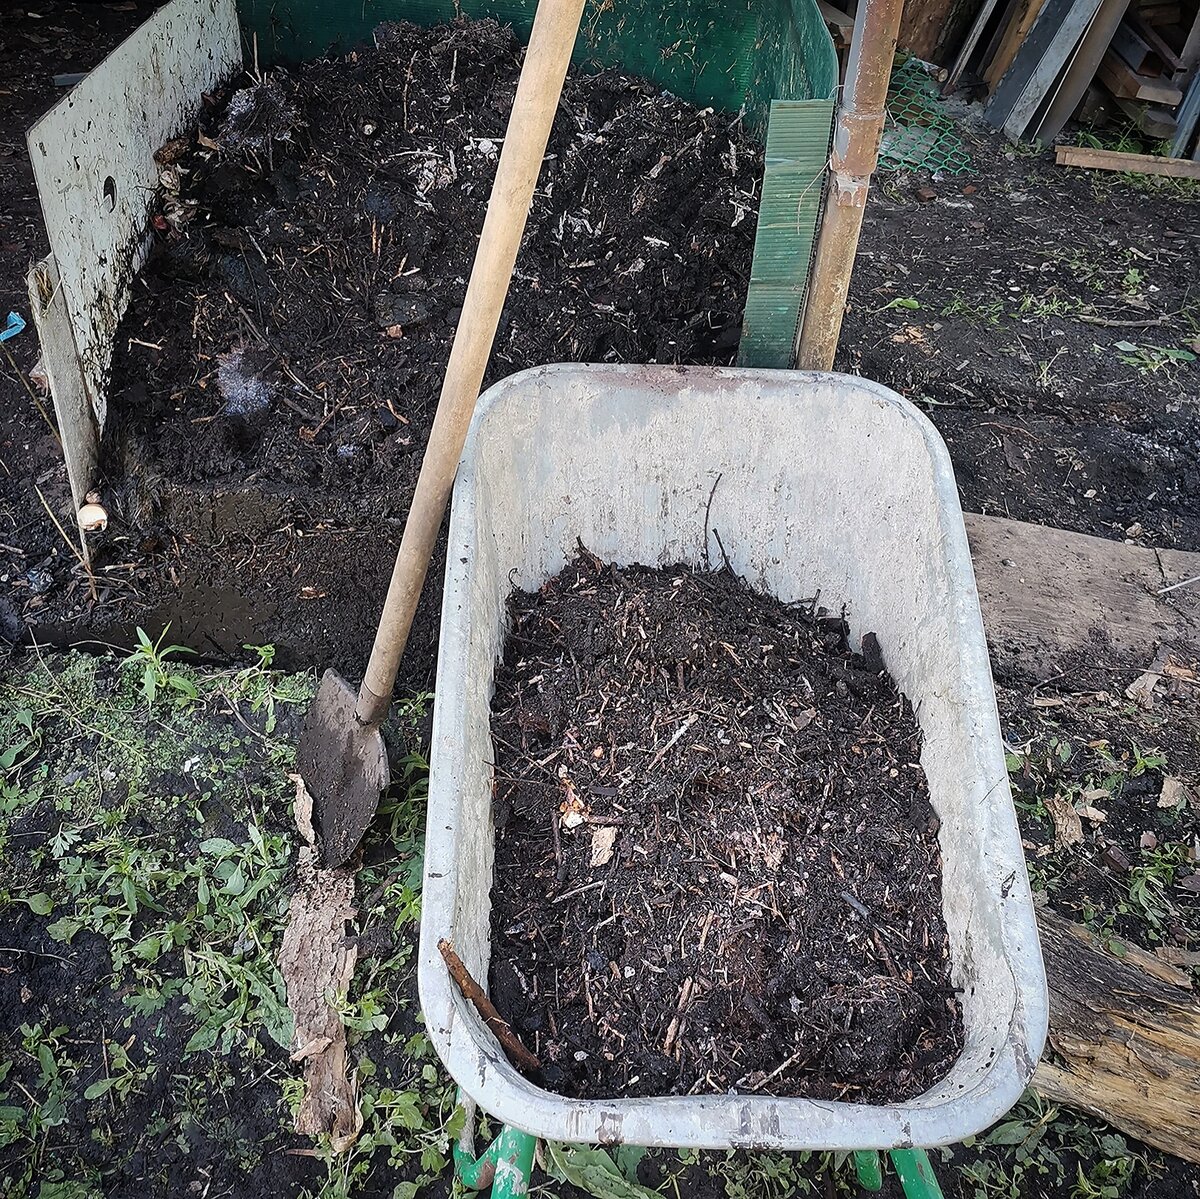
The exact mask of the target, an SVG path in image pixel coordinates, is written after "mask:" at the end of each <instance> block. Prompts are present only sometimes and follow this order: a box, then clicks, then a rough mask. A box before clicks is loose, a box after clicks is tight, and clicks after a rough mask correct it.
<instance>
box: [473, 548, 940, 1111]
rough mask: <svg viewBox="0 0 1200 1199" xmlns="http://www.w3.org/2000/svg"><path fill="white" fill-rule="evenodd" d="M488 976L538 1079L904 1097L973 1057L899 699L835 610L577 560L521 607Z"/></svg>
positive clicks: (874, 1099)
mask: <svg viewBox="0 0 1200 1199" xmlns="http://www.w3.org/2000/svg"><path fill="white" fill-rule="evenodd" d="M509 611H510V618H511V629H510V632H509V634H508V638H507V641H506V646H505V653H504V660H503V664H502V666H501V668H500V670H499V671H498V674H497V680H496V694H495V697H494V699H493V703H492V739H493V743H494V760H495V763H496V778H497V787H496V800H495V803H496V823H497V827H498V834H497V842H496V864H495V876H494V882H493V885H492V935H493V944H494V945H495V947H496V950H495V952H494V954H493V957H492V970H491V987H490V993H491V994H492V995H493V997H494V998H495V1001H496V1005H497V1007H498V1008H499V1010H500V1013H501V1015H503V1016H504V1017H505V1018H506V1019H507V1020H508V1021H509V1023H510V1024H512V1025H513V1027H514V1028H515V1029H516V1030H517V1031H518V1032H519V1033H520V1034H521V1035H523V1036H524V1037H525V1038H526V1040H527V1041H528V1042H529V1044H530V1047H531V1048H532V1049H533V1050H534V1052H535V1053H536V1054H537V1055H538V1056H539V1057H540V1059H541V1061H542V1067H543V1070H542V1073H543V1076H544V1078H545V1080H546V1082H547V1084H548V1085H550V1086H551V1087H552V1088H553V1089H554V1090H558V1091H562V1092H564V1093H566V1094H570V1095H576V1096H581V1097H587V1098H593V1099H596V1098H606V1097H610V1096H614V1095H634V1096H640V1095H665V1094H671V1095H686V1094H705V1093H714V1092H716V1093H720V1092H726V1091H730V1090H738V1091H750V1092H758V1093H764V1094H776V1095H806V1096H808V1097H810V1098H815V1099H846V1100H850V1101H859V1102H865V1103H889V1102H898V1101H899V1100H901V1099H907V1098H911V1097H912V1096H914V1095H919V1094H921V1093H922V1092H924V1091H926V1090H928V1089H929V1087H931V1086H932V1085H933V1084H934V1083H935V1082H936V1081H937V1080H938V1079H940V1078H941V1077H942V1076H943V1075H944V1074H945V1072H946V1071H947V1069H948V1068H949V1067H950V1065H951V1064H952V1063H953V1062H954V1061H955V1060H956V1059H957V1057H958V1055H959V1053H960V1052H961V1050H962V1012H961V1008H960V1006H959V1002H958V999H957V998H956V996H955V994H954V991H953V988H952V987H951V985H950V950H949V941H948V937H947V933H946V925H945V920H944V918H943V915H942V897H941V853H940V850H939V849H938V843H937V827H938V822H937V818H936V817H935V816H934V814H933V808H932V806H931V805H930V802H929V791H928V786H927V784H926V782H925V775H924V771H922V770H921V768H920V765H919V762H920V750H921V736H920V732H919V730H918V728H917V724H916V720H915V719H914V717H913V714H912V709H911V708H910V707H909V705H908V703H907V701H906V700H905V699H904V698H903V696H901V695H899V694H898V693H897V692H896V690H895V687H894V685H893V684H892V682H891V679H890V678H889V677H888V676H887V673H886V672H885V671H884V670H883V662H882V659H881V658H880V656H879V655H880V647H879V646H878V644H877V643H876V642H875V639H874V636H873V635H869V636H868V639H867V641H868V645H869V647H870V652H871V654H872V656H873V658H874V661H872V662H868V661H866V660H864V658H863V657H861V656H859V655H857V654H854V653H852V652H851V651H850V649H849V648H848V646H847V644H846V632H845V626H844V624H843V622H842V620H841V619H840V617H836V616H835V617H833V618H828V617H826V618H824V619H819V618H816V617H814V615H813V614H812V613H811V612H809V611H807V610H801V609H797V608H789V607H787V606H786V605H784V604H781V603H780V602H779V601H778V600H776V599H773V598H772V597H770V596H763V595H758V594H756V593H755V592H753V591H751V590H750V589H749V588H748V587H747V586H746V585H745V584H744V583H742V582H741V581H740V580H738V579H737V578H736V577H735V576H734V575H732V574H731V573H730V572H729V571H727V570H723V571H718V572H710V573H695V572H693V571H691V570H689V569H687V568H686V567H681V566H680V567H664V568H660V569H656V570H655V569H650V568H647V567H631V568H629V569H625V570H620V569H617V568H614V567H610V566H604V565H602V564H601V563H600V562H599V561H597V560H596V559H595V558H593V557H592V556H591V555H589V554H588V553H587V552H586V551H581V553H580V555H579V556H578V557H577V558H576V559H575V561H574V562H572V563H571V564H569V565H568V566H567V567H566V569H565V570H564V571H563V572H562V573H560V574H559V575H556V576H555V577H554V578H553V579H551V580H549V581H548V582H547V583H545V584H544V585H543V586H542V587H541V588H540V589H539V590H538V591H537V593H536V594H534V595H528V594H524V593H517V594H515V595H514V596H513V597H512V599H511V600H510V601H509Z"/></svg>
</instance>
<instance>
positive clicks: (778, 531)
mask: <svg viewBox="0 0 1200 1199" xmlns="http://www.w3.org/2000/svg"><path fill="white" fill-rule="evenodd" d="M718 474H719V475H720V484H719V486H717V488H716V491H715V493H714V492H713V484H714V480H715V479H716V477H717V475H718ZM710 497H711V509H709V507H708V506H709V502H710ZM706 509H708V510H707V512H706ZM713 528H716V529H717V530H719V532H720V536H721V541H722V543H723V545H724V548H725V550H726V551H727V552H728V555H729V558H730V560H731V563H732V565H733V568H734V569H735V570H736V571H737V572H738V573H739V574H740V575H742V576H743V577H744V578H746V579H747V580H748V581H749V582H750V583H752V584H753V585H754V586H756V587H760V588H763V589H765V590H768V591H770V592H772V593H774V594H775V595H776V596H778V597H779V598H781V599H783V600H786V601H791V600H800V599H802V598H804V597H808V596H812V595H814V594H816V593H818V592H819V593H820V596H821V602H822V603H823V604H824V605H825V606H827V607H829V608H831V609H837V608H840V607H841V606H843V605H844V606H845V612H846V618H847V620H848V622H849V626H850V633H851V640H852V642H853V643H857V641H858V640H859V639H861V637H862V635H863V634H864V633H867V632H874V633H876V634H877V635H878V638H879V643H880V646H881V648H882V651H883V656H884V660H885V662H886V664H887V667H888V669H889V671H890V672H891V674H892V675H893V677H894V678H895V680H896V682H897V684H898V685H899V687H900V688H901V689H902V690H903V691H904V693H905V694H906V695H907V696H908V697H909V699H910V700H911V702H912V704H913V706H914V708H915V710H916V714H917V719H918V721H919V723H920V725H921V729H922V733H923V735H924V750H923V753H922V764H923V766H924V768H925V772H926V774H927V776H928V780H929V789H930V796H931V799H932V802H933V805H934V807H935V809H936V810H937V813H938V816H939V817H940V820H941V830H940V834H939V838H940V842H941V848H942V856H943V861H944V883H943V895H944V901H943V902H944V906H945V915H946V923H947V926H948V929H949V934H950V941H951V955H952V978H953V982H954V984H955V986H956V987H958V988H960V990H961V994H962V1005H963V1016H964V1021H965V1026H966V1044H965V1047H964V1049H963V1052H962V1055H961V1056H960V1057H959V1059H958V1060H957V1062H956V1063H955V1064H954V1066H953V1068H952V1069H951V1071H950V1073H949V1074H948V1075H947V1076H946V1077H945V1078H944V1079H943V1080H942V1081H941V1082H940V1083H938V1084H937V1085H936V1086H934V1087H932V1088H931V1089H930V1090H929V1091H927V1092H926V1093H925V1094H923V1095H921V1096H919V1097H918V1098H915V1099H911V1100H908V1101H906V1102H903V1103H896V1104H890V1105H869V1104H853V1103H842V1102H826V1101H816V1100H810V1099H786V1098H776V1097H770V1096H762V1095H737V1094H720V1095H699V1096H672V1097H663V1098H640V1099H623V1098H614V1099H591V1100H584V1099H569V1098H564V1097H562V1096H560V1095H556V1094H552V1093H551V1092H549V1091H546V1090H543V1089H541V1088H540V1087H538V1086H536V1085H534V1084H533V1083H531V1082H529V1081H528V1080H526V1079H525V1078H523V1077H522V1076H521V1075H520V1074H519V1073H518V1072H517V1071H516V1070H515V1069H513V1067H512V1066H511V1065H510V1064H509V1062H508V1060H507V1059H506V1058H505V1056H504V1054H503V1052H502V1051H501V1049H500V1046H499V1044H498V1042H497V1041H496V1040H495V1038H494V1037H493V1036H492V1034H491V1033H490V1031H489V1030H488V1029H487V1028H486V1026H485V1025H484V1023H483V1021H482V1020H481V1019H480V1018H479V1016H478V1015H477V1013H476V1011H475V1010H474V1008H473V1007H472V1006H471V1005H470V1004H469V1003H468V1002H466V1001H465V1000H464V999H463V997H462V996H461V994H460V993H459V992H458V990H457V988H456V986H455V985H454V983H453V982H452V980H451V979H450V977H449V974H448V973H447V970H446V966H445V964H444V962H443V960H442V957H441V955H440V954H439V952H438V949H437V942H438V940H439V938H442V937H445V938H448V939H449V940H450V941H451V942H452V943H453V945H454V946H455V948H456V950H457V952H458V953H459V955H460V956H461V957H462V959H463V961H464V962H465V964H466V966H467V968H468V969H469V970H470V972H471V973H472V974H473V975H474V977H475V978H477V979H481V980H484V979H486V977H487V966H488V960H489V953H490V934H489V926H488V920H489V908H490V898H489V895H490V890H491V885H492V860H493V837H494V832H493V826H492V816H491V795H492V786H491V777H490V769H491V768H490V766H489V763H490V761H491V757H492V752H491V741H490V733H489V705H490V700H491V696H492V685H493V668H494V666H495V663H496V661H497V658H498V656H499V654H500V652H501V650H502V647H503V642H504V635H505V627H504V611H505V600H506V598H507V597H508V595H509V594H510V592H511V591H512V589H513V588H514V587H520V588H525V589H532V588H536V587H537V586H539V585H540V584H541V583H542V582H543V581H544V580H546V579H547V578H549V577H550V576H552V575H553V574H555V573H557V572H558V571H559V570H560V569H561V568H562V567H563V566H564V565H565V564H566V562H567V560H568V558H569V557H570V556H571V555H572V554H573V553H574V550H575V546H576V542H577V539H581V540H582V541H583V543H584V545H586V546H587V547H588V549H589V550H591V551H592V552H593V553H595V554H597V555H599V556H600V557H601V558H603V559H606V560H609V561H612V562H616V563H620V564H628V563H644V564H649V565H660V564H662V565H665V564H668V563H677V562H684V563H692V564H696V565H700V564H702V563H704V562H705V560H706V556H705V549H706V547H705V536H706V530H711V529H713ZM708 535H709V536H712V535H711V533H709V534H708ZM708 548H709V551H710V553H711V557H712V560H713V561H720V560H721V558H720V556H719V553H720V551H719V550H718V547H717V545H716V541H715V538H714V540H713V543H712V545H711V546H709V547H708ZM448 563H449V564H448V566H447V569H446V580H445V594H444V599H443V607H442V629H441V649H440V657H439V662H438V683H437V708H436V713H435V718H434V726H433V750H432V760H431V776H430V794H429V817H428V829H427V842H426V856H425V882H424V911H423V915H422V922H421V951H420V970H419V975H420V991H421V1003H422V1006H423V1008H424V1012H425V1018H426V1020H427V1022H428V1027H429V1035H430V1037H431V1038H432V1040H433V1043H434V1045H435V1046H436V1047H437V1050H438V1053H439V1054H440V1055H441V1057H442V1060H443V1061H444V1062H445V1064H446V1066H447V1068H448V1069H449V1071H450V1073H451V1075H453V1077H454V1079H455V1080H456V1082H457V1083H458V1084H459V1086H460V1087H461V1088H462V1091H463V1092H464V1093H465V1094H466V1095H467V1096H469V1097H470V1098H471V1099H472V1100H474V1101H476V1102H477V1103H478V1104H479V1106H480V1107H482V1108H484V1109H485V1110H486V1111H488V1112H490V1113H491V1114H492V1115H493V1116H495V1117H496V1118H497V1119H499V1120H500V1121H503V1122H504V1123H505V1124H507V1125H510V1126H512V1127H513V1128H516V1129H520V1130H523V1131H524V1132H526V1133H530V1134H533V1135H534V1136H538V1137H546V1138H551V1139H555V1140H560V1141H572V1142H591V1143H599V1144H615V1143H621V1142H627V1143H632V1144H637V1145H648V1146H676V1147H684V1146H688V1147H696V1148H708V1149H720V1148H728V1147H754V1148H777V1149H810V1150H813V1149H834V1150H878V1149H889V1150H890V1149H896V1148H906V1147H912V1146H935V1145H944V1144H949V1143H952V1142H955V1141H960V1140H962V1139H963V1138H964V1137H967V1136H970V1135H972V1134H974V1133H976V1132H979V1131H980V1130H981V1129H984V1128H986V1127H987V1126H988V1125H990V1124H991V1123H993V1122H994V1121H995V1120H997V1119H998V1118H999V1117H1000V1116H1002V1115H1003V1114H1004V1113H1005V1112H1006V1111H1007V1110H1008V1109H1009V1108H1010V1107H1011V1106H1012V1104H1013V1103H1014V1102H1015V1101H1016V1100H1017V1098H1018V1097H1019V1096H1020V1094H1021V1092H1022V1090H1023V1089H1024V1087H1025V1085H1026V1083H1027V1082H1028V1081H1029V1078H1030V1076H1031V1075H1032V1073H1033V1070H1034V1067H1035V1065H1036V1063H1037V1060H1038V1058H1039V1056H1040V1054H1041V1051H1042V1046H1043V1043H1044V1041H1045V1035H1046V1019H1047V997H1046V981H1045V974H1044V972H1043V968H1042V960H1041V954H1040V951H1039V947H1038V938H1037V929H1036V924H1035V920H1034V911H1033V904H1032V900H1031V897H1030V892H1029V883H1028V878H1027V876H1026V872H1025V861H1024V856H1023V854H1022V851H1021V843H1020V837H1019V834H1018V831H1017V823H1016V818H1015V813H1014V810H1013V804H1012V797H1011V794H1010V792H1009V787H1008V775H1007V772H1006V769H1005V763H1004V754H1003V748H1002V744H1001V737H1000V728H999V722H998V718H997V713H996V702H995V695H994V692H993V687H992V678H991V671H990V667H989V662H988V652H987V644H986V642H985V640H984V632H983V623H982V619H981V617H980V611H979V602H978V596H977V594H976V589H975V578H974V574H973V571H972V568H971V558H970V553H969V550H968V546H967V538H966V532H965V530H964V527H963V520H962V513H961V511H960V508H959V502H958V493H957V490H956V487H955V483H954V477H953V473H952V471H951V467H950V460H949V456H948V454H947V452H946V448H945V446H944V444H943V443H942V440H941V438H940V437H939V436H938V434H937V432H936V431H935V429H934V428H933V426H932V425H931V424H930V422H929V421H928V420H927V419H926V418H925V417H924V416H923V415H921V413H920V412H918V411H917V409H916V408H914V407H913V406H912V405H911V404H909V403H908V402H907V401H905V400H903V399H902V398H901V397H900V396H898V395H896V394H895V393H894V392H891V391H889V390H888V389H887V388H885V387H882V386H879V385H878V384H875V383H871V382H868V381H866V380H863V379H856V378H850V377H847V376H841V375H834V374H809V373H800V372H794V371H766V370H734V369H718V368H676V367H666V366H547V367H539V368H536V369H533V370H529V371H525V372H523V373H521V374H519V375H514V376H512V377H511V378H508V379H505V380H504V381H503V382H501V383H499V384H497V385H496V386H495V387H493V388H491V389H490V390H489V391H488V392H487V394H486V395H484V396H483V397H482V398H481V400H480V402H479V407H478V410H477V411H476V414H475V418H474V421H473V423H472V426H471V432H470V435H469V437H468V440H467V444H466V449H465V451H464V454H463V457H462V461H461V463H460V465H459V470H458V477H457V483H456V485H455V492H454V504H453V510H452V515H451V522H450V540H449V553H448Z"/></svg>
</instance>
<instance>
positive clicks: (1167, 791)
mask: <svg viewBox="0 0 1200 1199" xmlns="http://www.w3.org/2000/svg"><path fill="white" fill-rule="evenodd" d="M1187 798H1188V789H1187V787H1185V786H1184V784H1183V779H1181V778H1176V777H1175V775H1173V774H1168V775H1166V776H1165V777H1164V778H1163V781H1162V791H1161V793H1160V794H1159V797H1158V806H1159V807H1160V808H1177V807H1178V806H1179V805H1180V804H1181V803H1183V801H1184V800H1185V799H1187Z"/></svg>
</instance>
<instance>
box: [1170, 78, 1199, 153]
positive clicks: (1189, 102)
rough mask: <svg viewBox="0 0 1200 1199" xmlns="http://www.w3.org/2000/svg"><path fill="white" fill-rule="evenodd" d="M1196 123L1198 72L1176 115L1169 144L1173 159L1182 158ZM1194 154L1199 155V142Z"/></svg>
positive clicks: (1197, 117) (1192, 135)
mask: <svg viewBox="0 0 1200 1199" xmlns="http://www.w3.org/2000/svg"><path fill="white" fill-rule="evenodd" d="M1198 123H1200V72H1197V73H1196V76H1195V78H1193V80H1192V85H1191V87H1189V88H1188V93H1187V95H1186V96H1185V97H1184V100H1183V103H1182V104H1181V105H1180V106H1179V112H1178V114H1177V115H1176V123H1175V138H1174V140H1173V141H1172V142H1171V155H1172V157H1173V158H1182V157H1183V156H1184V155H1185V154H1186V153H1187V150H1188V146H1189V145H1191V142H1192V138H1193V137H1194V136H1195V133H1196V126H1197V124H1198ZM1196 152H1197V153H1198V154H1200V142H1197V145H1196Z"/></svg>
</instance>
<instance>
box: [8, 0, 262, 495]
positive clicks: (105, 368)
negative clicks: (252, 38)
mask: <svg viewBox="0 0 1200 1199" xmlns="http://www.w3.org/2000/svg"><path fill="white" fill-rule="evenodd" d="M241 61H242V47H241V36H240V34H239V32H238V22H237V11H236V9H235V6H234V3H233V0H205V2H204V3H196V2H195V0H171V2H170V3H169V4H166V5H164V6H163V7H162V8H160V9H159V10H158V11H157V12H156V13H155V14H154V15H153V16H151V17H150V18H148V19H147V20H146V21H145V23H144V24H142V25H141V26H140V27H139V28H138V29H136V30H135V31H134V32H133V33H132V34H130V35H129V37H127V38H126V39H125V40H124V41H123V42H122V43H121V44H120V45H119V46H118V47H117V48H116V49H115V50H114V51H113V52H112V53H111V54H110V55H109V56H108V57H107V58H106V59H105V60H104V61H103V62H102V63H101V64H100V65H99V66H98V67H96V68H95V70H93V71H91V72H89V73H88V76H87V78H86V79H84V80H83V81H82V82H81V83H79V84H77V85H76V86H75V87H74V88H72V89H71V91H70V92H68V93H67V95H65V96H64V97H63V98H62V99H61V100H60V101H59V102H58V103H57V104H55V105H54V107H53V108H51V109H50V111H49V112H47V113H46V114H45V115H44V116H43V117H42V118H41V119H40V120H39V121H38V122H37V123H36V124H35V125H34V126H33V128H32V129H30V130H29V133H28V135H27V139H26V140H27V146H28V150H29V158H30V162H31V165H32V168H33V176H34V179H35V181H36V183H37V190H38V198H39V200H40V201H41V206H42V217H43V219H44V224H45V229H46V235H47V239H48V240H49V243H50V251H51V253H52V254H53V257H54V265H55V269H56V270H57V272H58V282H57V285H56V286H57V289H59V290H61V292H62V299H63V303H64V305H65V313H66V316H67V319H68V327H69V330H70V333H71V336H72V338H73V340H74V348H75V354H76V357H77V359H78V362H79V363H80V364H81V369H82V371H83V383H82V387H83V391H84V393H85V394H86V395H87V398H88V401H89V402H90V404H91V406H92V410H93V413H94V416H95V420H96V424H97V426H98V428H99V430H100V431H101V432H103V429H104V420H105V416H106V412H107V408H106V403H105V394H106V390H107V385H108V372H109V366H110V363H111V360H112V352H113V338H114V336H115V333H116V329H117V324H118V323H119V321H120V319H121V316H122V315H123V313H124V311H125V308H126V306H127V305H128V303H129V296H130V293H131V290H132V287H133V280H134V277H135V275H136V273H137V270H138V268H139V267H140V266H141V264H142V261H143V260H144V255H145V251H146V248H147V247H148V246H149V238H150V213H151V209H152V207H153V206H154V204H155V202H156V200H155V197H156V196H157V194H158V182H159V171H160V169H161V168H160V167H159V165H158V163H157V162H156V161H155V159H154V154H155V151H156V150H158V149H159V147H160V146H162V145H163V144H164V143H165V142H167V141H169V140H170V139H171V138H173V137H177V136H178V135H179V134H180V133H181V132H183V131H185V130H187V129H189V128H194V127H195V121H196V113H197V112H198V111H199V109H200V97H201V95H202V94H203V93H204V92H211V91H213V90H214V89H215V88H216V86H217V85H218V84H219V83H221V82H223V81H225V80H226V79H229V78H231V77H232V76H233V74H234V73H235V71H236V70H237V69H239V68H240V67H241ZM51 382H52V386H53V382H54V380H53V377H52V380H51ZM56 401H57V397H56ZM71 402H74V398H72V401H71ZM65 432H66V431H65V430H64V433H65ZM84 456H85V455H80V457H81V458H82V457H84ZM91 483H92V481H90V480H89V481H88V482H87V483H86V487H90V486H91ZM75 486H76V480H75V479H72V487H75Z"/></svg>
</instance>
